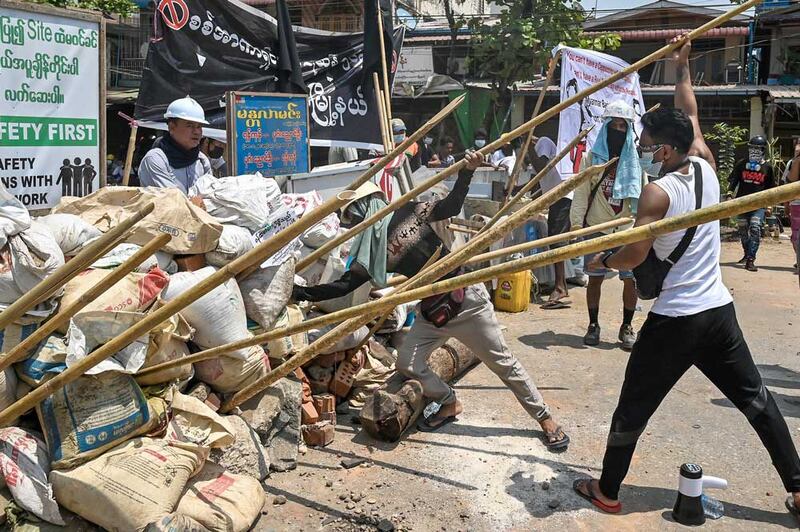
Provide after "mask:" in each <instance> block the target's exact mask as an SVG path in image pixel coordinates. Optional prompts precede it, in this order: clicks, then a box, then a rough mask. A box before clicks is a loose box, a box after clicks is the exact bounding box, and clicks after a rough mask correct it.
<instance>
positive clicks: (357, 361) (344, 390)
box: [331, 349, 365, 397]
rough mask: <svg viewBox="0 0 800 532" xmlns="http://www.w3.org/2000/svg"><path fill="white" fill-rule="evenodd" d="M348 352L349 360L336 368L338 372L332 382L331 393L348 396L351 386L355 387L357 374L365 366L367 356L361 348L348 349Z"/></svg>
mask: <svg viewBox="0 0 800 532" xmlns="http://www.w3.org/2000/svg"><path fill="white" fill-rule="evenodd" d="M347 354H348V356H347V360H345V361H344V362H342V364H341V365H340V366H339V367H338V368H337V369H336V374H335V375H334V376H333V381H332V382H331V393H332V394H334V395H335V396H337V397H347V394H348V393H350V388H352V387H353V381H354V380H355V378H356V374H358V372H359V371H361V369H362V368H363V367H364V362H365V356H364V352H363V351H362V350H361V349H359V350H358V351H348V352H347Z"/></svg>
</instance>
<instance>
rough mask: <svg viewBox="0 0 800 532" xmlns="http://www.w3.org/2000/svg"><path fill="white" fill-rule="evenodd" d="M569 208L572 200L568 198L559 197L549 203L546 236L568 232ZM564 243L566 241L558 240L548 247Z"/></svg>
mask: <svg viewBox="0 0 800 532" xmlns="http://www.w3.org/2000/svg"><path fill="white" fill-rule="evenodd" d="M571 208H572V200H571V199H569V198H561V199H560V200H558V201H557V202H555V203H553V204H552V205H550V209H549V210H548V211H547V236H553V235H560V234H561V233H567V232H569V230H570V221H569V211H570V209H571ZM566 244H567V242H558V243H556V244H551V245H550V247H551V248H554V247H560V246H564V245H566Z"/></svg>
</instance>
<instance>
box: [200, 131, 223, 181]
mask: <svg viewBox="0 0 800 532" xmlns="http://www.w3.org/2000/svg"><path fill="white" fill-rule="evenodd" d="M200 151H201V152H202V153H203V154H205V156H206V157H208V160H209V162H210V163H211V173H212V174H214V177H226V176H227V175H228V163H227V162H226V161H225V143H224V142H220V141H218V140H216V139H212V138H211V137H203V140H201V141H200Z"/></svg>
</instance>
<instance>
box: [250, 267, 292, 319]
mask: <svg viewBox="0 0 800 532" xmlns="http://www.w3.org/2000/svg"><path fill="white" fill-rule="evenodd" d="M294 265H295V260H294V258H290V259H289V260H287V261H286V262H284V263H283V264H281V265H280V266H272V267H270V268H259V269H258V270H256V271H255V272H253V273H251V274H250V275H249V276H247V277H246V278H245V279H243V280H242V281H240V282H239V288H240V289H241V291H242V299H243V300H244V308H245V311H246V313H247V317H248V318H250V319H251V320H253V321H255V322H256V323H258V324H259V325H260V326H261V328H262V329H263V330H265V331H268V330H270V329H272V326H273V325H274V324H275V320H277V319H278V316H279V315H280V313H281V312H282V311H283V309H284V307H286V304H287V303H289V299H290V298H291V297H292V287H293V285H294Z"/></svg>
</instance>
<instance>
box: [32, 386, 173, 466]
mask: <svg viewBox="0 0 800 532" xmlns="http://www.w3.org/2000/svg"><path fill="white" fill-rule="evenodd" d="M36 414H37V416H38V417H39V423H40V424H41V426H42V432H43V433H44V438H45V441H46V442H47V447H48V450H49V451H50V459H51V461H52V464H51V465H52V468H53V469H65V468H71V467H75V466H77V465H79V464H81V463H83V462H85V461H87V460H89V459H90V458H93V457H95V456H98V455H100V454H102V453H103V452H105V451H106V450H108V449H110V448H112V447H114V446H116V445H119V444H120V443H122V442H124V441H126V440H129V439H130V438H133V437H135V436H139V435H142V434H145V433H150V432H153V431H155V430H156V429H158V428H165V427H166V403H165V402H164V401H163V400H162V399H159V398H156V397H154V398H151V399H150V400H147V399H145V397H144V394H143V393H142V389H141V388H140V387H139V385H138V384H136V381H135V380H134V379H133V377H132V376H131V375H127V374H124V373H117V372H105V373H101V374H99V375H84V376H83V377H80V378H79V379H77V380H75V381H73V382H71V383H69V384H67V385H66V386H65V387H64V388H62V389H61V390H59V391H57V392H56V393H55V394H53V395H51V396H49V397H48V398H47V399H45V400H44V401H42V402H41V403H40V404H39V405H37V406H36Z"/></svg>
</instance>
